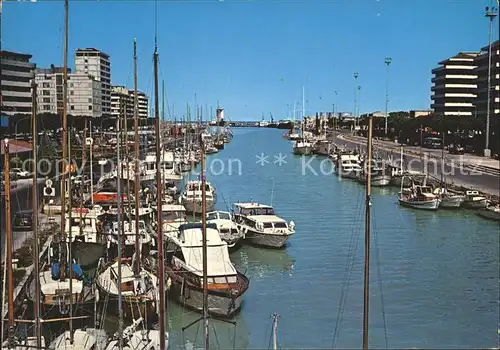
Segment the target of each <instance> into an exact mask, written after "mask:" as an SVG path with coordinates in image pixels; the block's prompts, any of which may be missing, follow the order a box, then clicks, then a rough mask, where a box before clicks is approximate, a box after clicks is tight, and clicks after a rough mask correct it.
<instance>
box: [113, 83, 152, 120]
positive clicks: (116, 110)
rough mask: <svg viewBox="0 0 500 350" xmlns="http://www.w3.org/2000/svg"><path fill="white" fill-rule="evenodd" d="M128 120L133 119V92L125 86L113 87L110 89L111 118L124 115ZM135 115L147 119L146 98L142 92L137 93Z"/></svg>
mask: <svg viewBox="0 0 500 350" xmlns="http://www.w3.org/2000/svg"><path fill="white" fill-rule="evenodd" d="M125 114H126V116H127V118H128V119H132V118H133V117H134V90H130V89H127V88H126V87H125V86H113V87H112V88H111V116H113V117H119V116H123V115H125ZM137 115H138V117H139V118H147V117H148V96H146V94H145V93H144V92H141V91H137Z"/></svg>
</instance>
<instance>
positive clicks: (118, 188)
mask: <svg viewBox="0 0 500 350" xmlns="http://www.w3.org/2000/svg"><path fill="white" fill-rule="evenodd" d="M116 132H117V135H116V138H117V140H118V142H117V144H116V161H117V166H118V169H120V167H121V160H120V143H121V142H120V141H121V140H120V137H121V135H120V134H121V128H120V117H119V116H118V117H117V118H116ZM118 169H117V171H116V179H117V181H116V195H117V196H116V197H117V199H116V206H117V211H116V213H117V218H116V220H117V222H118V227H117V231H118V236H117V239H116V240H117V250H118V254H117V255H118V283H117V288H118V347H119V349H123V306H122V243H123V240H122V237H120V233H122V235H123V229H122V227H123V223H122V217H121V216H122V212H121V209H122V206H121V201H122V198H121V196H122V193H121V191H122V186H121V178H120V175H119V173H118V171H119V170H118Z"/></svg>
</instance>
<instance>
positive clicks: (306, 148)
mask: <svg viewBox="0 0 500 350" xmlns="http://www.w3.org/2000/svg"><path fill="white" fill-rule="evenodd" d="M312 152H313V144H312V143H311V142H309V141H307V140H298V141H295V143H294V145H293V154H296V155H304V156H307V155H310V154H312Z"/></svg>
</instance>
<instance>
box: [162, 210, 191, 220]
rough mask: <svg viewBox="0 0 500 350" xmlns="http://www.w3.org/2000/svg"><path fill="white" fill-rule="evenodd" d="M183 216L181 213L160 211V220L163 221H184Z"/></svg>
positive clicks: (178, 211)
mask: <svg viewBox="0 0 500 350" xmlns="http://www.w3.org/2000/svg"><path fill="white" fill-rule="evenodd" d="M184 217H185V215H184V212H183V211H180V210H177V211H162V212H161V218H162V220H164V221H174V220H178V219H184Z"/></svg>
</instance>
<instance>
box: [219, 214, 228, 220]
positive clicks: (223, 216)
mask: <svg viewBox="0 0 500 350" xmlns="http://www.w3.org/2000/svg"><path fill="white" fill-rule="evenodd" d="M219 219H221V220H231V215H230V214H229V213H219Z"/></svg>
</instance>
